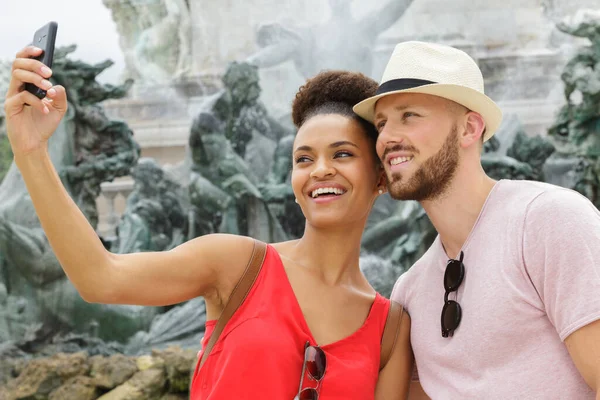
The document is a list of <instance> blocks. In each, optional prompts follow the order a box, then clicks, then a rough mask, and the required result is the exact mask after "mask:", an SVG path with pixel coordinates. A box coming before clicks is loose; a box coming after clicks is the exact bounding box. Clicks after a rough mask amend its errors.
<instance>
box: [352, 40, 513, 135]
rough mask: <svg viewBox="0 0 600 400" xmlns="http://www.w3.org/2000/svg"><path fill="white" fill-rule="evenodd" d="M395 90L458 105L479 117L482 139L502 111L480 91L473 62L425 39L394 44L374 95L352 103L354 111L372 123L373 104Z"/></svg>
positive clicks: (496, 124) (491, 130)
mask: <svg viewBox="0 0 600 400" xmlns="http://www.w3.org/2000/svg"><path fill="white" fill-rule="evenodd" d="M396 93H424V94H431V95H434V96H439V97H443V98H445V99H448V100H452V101H454V102H456V103H458V104H462V105H463V106H465V107H466V108H468V109H469V110H471V111H475V112H477V113H479V114H481V116H482V117H483V119H484V120H485V125H486V132H485V136H484V141H487V140H488V139H489V138H491V137H492V135H493V134H494V133H495V132H496V130H497V129H498V127H499V126H500V123H501V122H502V111H501V110H500V107H498V105H497V104H496V103H494V101H493V100H492V99H490V98H489V97H488V96H486V95H485V94H484V90H483V76H482V75H481V70H480V69H479V67H478V66H477V63H476V62H475V61H474V60H473V59H472V58H471V57H470V56H469V55H468V54H467V53H465V52H464V51H462V50H459V49H456V48H454V47H450V46H445V45H440V44H435V43H425V42H416V41H411V42H404V43H399V44H398V45H396V48H395V49H394V52H393V53H392V56H391V57H390V60H389V61H388V64H387V66H386V68H385V71H384V73H383V78H382V79H381V82H380V84H379V88H378V89H377V94H376V95H375V96H373V97H370V98H368V99H366V100H363V101H361V102H360V103H358V104H357V105H355V106H354V112H355V113H356V114H358V115H359V116H361V117H362V118H364V119H366V120H367V121H370V122H373V119H374V117H375V104H376V103H377V100H379V99H380V98H382V97H384V96H388V95H390V94H396Z"/></svg>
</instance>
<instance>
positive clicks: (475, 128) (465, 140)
mask: <svg viewBox="0 0 600 400" xmlns="http://www.w3.org/2000/svg"><path fill="white" fill-rule="evenodd" d="M465 118H466V120H465V125H464V126H465V130H464V131H463V132H462V134H461V136H460V138H459V139H460V145H461V147H463V148H467V147H471V146H472V145H473V144H477V145H479V143H480V142H481V137H482V136H483V132H484V131H485V121H484V119H483V117H482V116H481V114H479V113H476V112H475V111H469V112H468V113H467V114H466V116H465Z"/></svg>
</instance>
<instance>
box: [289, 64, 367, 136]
mask: <svg viewBox="0 0 600 400" xmlns="http://www.w3.org/2000/svg"><path fill="white" fill-rule="evenodd" d="M377 86H378V85H377V82H375V81H374V80H373V79H371V78H369V77H368V76H366V75H363V74H361V73H358V72H349V71H335V70H334V71H324V72H321V73H319V74H318V75H316V76H315V77H313V78H311V79H309V80H307V81H306V83H305V84H304V85H303V86H301V87H300V89H299V90H298V93H296V98H295V99H294V102H293V103H292V120H293V121H294V125H296V128H300V127H301V126H302V125H303V124H304V123H305V122H306V121H308V120H309V119H310V118H311V117H314V116H316V115H322V114H338V115H343V116H346V117H348V118H352V119H355V120H356V121H358V122H359V123H360V124H361V125H362V126H363V128H364V130H365V132H366V133H367V136H368V137H369V138H370V139H372V140H374V141H376V140H377V130H376V129H375V127H374V126H373V124H371V123H370V122H367V121H365V120H364V119H362V118H361V117H359V116H358V115H356V114H355V113H354V111H352V107H353V106H354V105H355V104H357V103H359V102H361V101H363V100H365V99H366V98H369V97H371V96H374V95H375V92H376V91H377Z"/></svg>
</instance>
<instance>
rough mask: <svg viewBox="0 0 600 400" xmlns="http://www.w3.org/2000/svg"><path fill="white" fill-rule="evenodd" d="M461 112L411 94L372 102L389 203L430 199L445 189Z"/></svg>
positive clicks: (453, 167)
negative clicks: (389, 198)
mask: <svg viewBox="0 0 600 400" xmlns="http://www.w3.org/2000/svg"><path fill="white" fill-rule="evenodd" d="M463 110H464V112H465V113H466V111H467V110H466V109H464V108H462V106H459V105H457V104H456V103H454V102H452V101H449V100H446V99H443V98H441V97H437V96H432V95H426V94H416V93H401V94H395V95H390V96H386V97H383V98H382V99H381V100H379V101H378V102H377V104H376V106H375V120H374V124H375V126H376V127H377V130H378V131H379V137H378V139H377V155H378V156H379V158H380V159H381V161H382V163H383V165H384V168H385V171H386V175H387V179H388V190H389V192H390V195H391V196H392V197H393V198H394V199H397V200H417V201H427V200H434V199H436V198H439V197H440V196H441V195H442V194H444V192H445V191H446V190H447V189H448V187H449V186H450V184H451V182H452V179H453V177H454V175H455V172H456V169H457V168H458V165H459V161H460V154H459V133H460V132H459V124H457V121H458V119H459V117H460V115H461V114H462V111H463Z"/></svg>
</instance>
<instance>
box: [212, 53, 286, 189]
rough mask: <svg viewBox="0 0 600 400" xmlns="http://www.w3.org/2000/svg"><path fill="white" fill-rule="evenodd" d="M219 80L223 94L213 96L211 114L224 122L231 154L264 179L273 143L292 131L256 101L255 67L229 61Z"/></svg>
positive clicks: (258, 80) (256, 72) (257, 93)
mask: <svg viewBox="0 0 600 400" xmlns="http://www.w3.org/2000/svg"><path fill="white" fill-rule="evenodd" d="M222 80H223V91H221V92H220V93H219V94H218V95H217V96H216V98H215V100H214V103H213V104H212V107H211V112H212V113H213V114H214V115H215V117H216V118H217V119H218V120H220V121H222V122H223V127H222V131H223V132H224V134H225V137H226V138H227V139H228V140H229V141H230V142H231V145H232V147H233V149H234V151H235V152H236V153H237V154H238V155H239V156H240V157H242V158H243V159H244V160H246V162H247V163H248V164H249V165H250V166H251V167H252V170H253V171H254V172H255V174H256V176H257V177H258V178H260V179H263V178H264V177H265V176H266V175H267V173H268V171H269V167H270V165H269V161H270V160H271V158H272V152H273V151H274V148H275V144H276V143H277V141H279V139H280V138H281V137H283V136H285V135H288V134H291V133H292V132H291V131H290V130H289V129H288V128H286V127H284V126H283V125H282V124H280V123H279V122H277V121H276V120H275V119H274V118H272V117H271V116H270V115H269V113H268V112H267V109H266V107H265V105H264V104H263V103H262V101H261V100H260V99H259V98H260V94H261V88H260V77H259V74H258V68H256V67H255V66H253V65H250V64H248V63H243V62H242V63H240V62H232V63H230V64H229V65H228V67H227V70H226V71H225V74H224V75H223V79H222ZM259 154H260V156H258V157H257V155H259Z"/></svg>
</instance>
